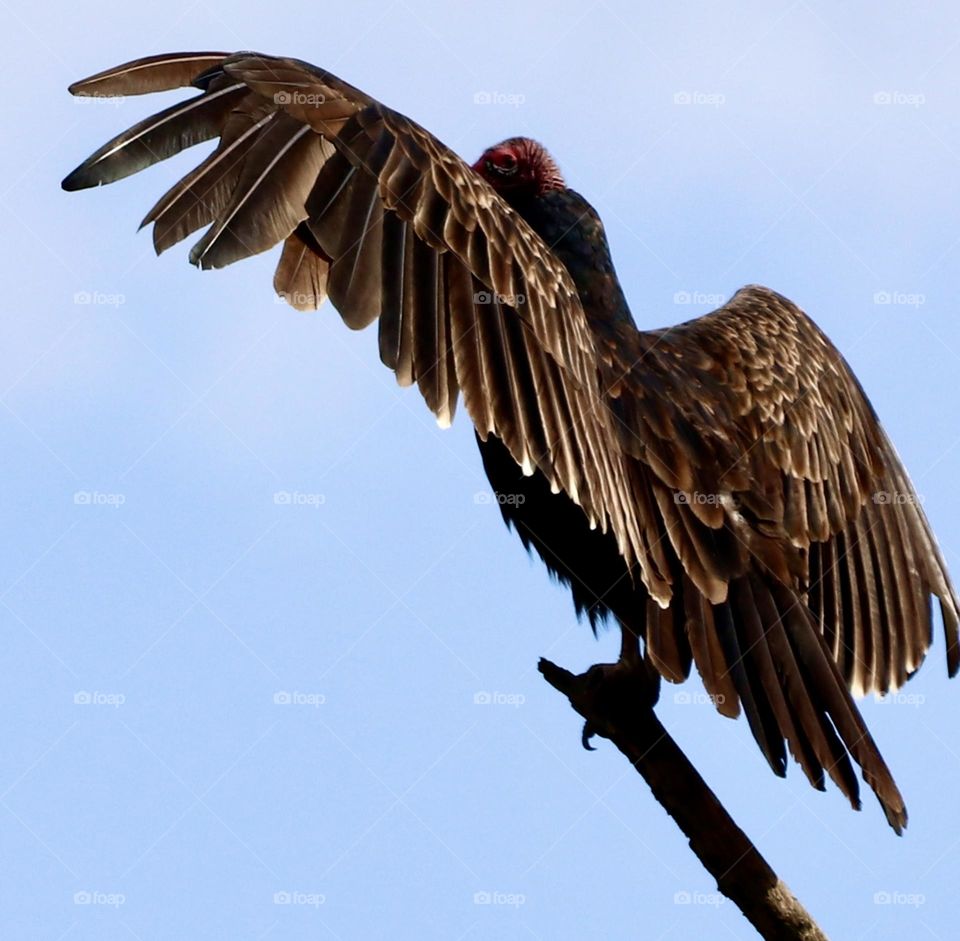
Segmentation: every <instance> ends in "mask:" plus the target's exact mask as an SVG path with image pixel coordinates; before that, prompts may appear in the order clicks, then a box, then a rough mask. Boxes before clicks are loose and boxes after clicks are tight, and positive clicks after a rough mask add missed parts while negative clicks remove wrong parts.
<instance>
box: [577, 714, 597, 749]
mask: <svg viewBox="0 0 960 941" xmlns="http://www.w3.org/2000/svg"><path fill="white" fill-rule="evenodd" d="M596 734H597V730H596V729H595V728H594V727H593V725H592V724H591V723H590V720H589V719H588V720H587V721H586V722H584V723H583V732H581V733H580V744H581V745H583V747H584V748H585V749H586V750H587V751H596V748H594V747H593V745H591V744H590V739H592V738H593V736H594V735H596Z"/></svg>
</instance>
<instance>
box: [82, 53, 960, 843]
mask: <svg viewBox="0 0 960 941" xmlns="http://www.w3.org/2000/svg"><path fill="white" fill-rule="evenodd" d="M188 86H193V87H195V88H196V89H197V90H198V94H197V95H195V96H194V97H192V98H190V99H188V100H186V101H183V102H180V103H178V104H175V105H173V106H172V107H170V108H167V109H166V110H165V111H161V112H159V113H158V114H155V115H153V116H151V117H149V118H146V119H145V120H144V121H141V122H140V123H139V124H137V125H135V126H134V127H132V128H130V129H129V130H128V131H125V132H124V133H122V134H120V135H119V136H118V137H116V138H114V139H113V140H111V141H110V142H108V143H107V144H105V145H104V146H103V147H101V148H100V149H99V150H98V151H96V152H95V153H94V154H93V155H91V156H90V157H89V158H88V159H87V160H85V161H84V162H83V163H82V164H81V165H80V166H79V167H77V169H76V170H74V171H73V172H72V173H71V174H70V175H69V176H68V177H67V178H66V179H65V180H64V181H63V186H64V189H68V190H76V189H83V188H85V187H90V186H96V185H99V184H102V183H110V182H113V181H114V180H118V179H121V178H122V177H125V176H128V175H130V174H132V173H135V172H137V171H138V170H142V169H144V168H145V167H147V166H150V165H151V164H153V163H156V162H157V161H160V160H163V159H165V158H166V157H169V156H172V155H173V154H175V153H177V152H179V151H180V150H182V149H184V148H186V147H189V146H192V145H193V144H197V143H200V142H202V141H206V140H211V139H214V138H218V143H217V145H216V148H215V149H214V151H213V152H212V153H211V154H210V155H209V156H208V157H207V158H206V159H205V160H204V161H203V162H202V163H201V164H200V165H199V166H198V167H197V168H196V169H194V170H193V171H191V172H190V173H188V174H187V175H186V176H185V177H184V178H183V179H182V180H180V181H179V182H177V183H176V184H175V185H174V186H173V187H172V188H171V189H170V190H169V191H168V192H167V193H166V194H165V195H163V196H162V197H161V198H160V200H159V201H158V202H157V203H156V205H155V206H154V207H153V208H152V209H151V210H150V211H149V212H148V213H147V215H146V217H145V219H144V224H148V223H152V224H153V239H154V244H155V246H156V249H157V251H158V252H160V251H163V250H164V249H166V248H169V247H170V246H171V245H174V244H175V243H177V242H178V241H180V240H181V239H183V238H185V237H186V236H187V235H189V234H191V233H192V232H195V231H197V230H198V229H200V228H203V227H207V229H206V232H205V234H204V235H203V236H202V237H201V239H200V240H199V241H198V242H197V243H196V244H195V245H194V247H193V249H192V250H191V252H190V260H191V261H192V262H193V263H194V264H196V265H199V266H200V267H202V268H216V267H221V266H223V265H228V264H231V263H232V262H234V261H238V260H240V259H242V258H246V257H248V256H250V255H253V254H256V253H258V252H262V251H266V250H267V249H269V248H272V247H273V246H274V245H276V244H277V243H281V242H282V243H283V250H282V254H281V256H280V261H279V264H278V266H277V270H276V274H275V277H274V287H275V289H276V290H277V291H278V292H279V293H280V294H282V295H283V296H284V297H285V298H286V299H287V300H288V301H289V302H290V303H291V304H292V305H293V306H295V307H297V308H299V309H315V308H316V307H318V306H319V305H320V303H321V302H322V301H323V300H324V298H325V297H327V296H329V298H330V300H331V302H332V303H333V305H334V306H335V307H336V309H337V310H338V311H339V313H340V315H341V316H342V318H343V320H344V321H345V322H346V323H347V325H348V326H350V327H352V328H355V329H359V328H362V327H365V326H368V325H369V324H370V323H372V322H373V321H374V320H377V321H378V329H379V340H380V357H381V359H382V360H383V362H384V363H385V364H386V365H387V366H388V367H390V368H391V369H392V370H394V372H395V373H396V375H397V378H398V380H399V382H400V383H401V384H403V385H411V384H414V383H415V384H416V385H417V386H418V387H419V389H420V392H421V393H422V395H423V397H424V399H425V400H426V403H427V405H428V407H429V408H430V409H431V410H432V411H433V412H434V414H435V415H436V416H437V418H438V420H439V421H440V422H441V423H443V424H446V423H449V422H450V421H451V420H452V418H453V413H454V409H455V407H456V404H457V401H458V398H460V396H461V395H462V398H463V403H464V406H465V408H466V411H467V413H468V414H469V416H470V418H471V420H472V421H473V423H474V425H475V427H476V431H477V438H478V442H479V446H480V451H481V455H482V458H483V464H484V468H485V470H486V472H487V475H488V477H489V479H490V482H491V484H492V486H493V488H494V490H495V491H496V492H497V493H499V494H508V495H511V496H513V497H514V498H515V499H504V500H500V501H498V502H499V504H500V507H501V511H502V513H503V515H504V518H505V519H506V521H507V523H508V524H510V525H512V526H513V527H514V528H515V529H516V531H517V533H518V534H519V536H520V538H521V539H522V540H523V543H524V545H526V546H527V547H528V548H533V549H534V550H536V552H537V554H538V555H539V556H540V557H541V558H542V559H543V561H544V562H545V563H546V565H547V566H548V567H549V568H550V570H551V571H552V572H553V573H554V574H555V575H556V576H558V577H559V578H560V579H561V580H562V581H563V582H564V583H565V584H567V585H568V586H569V587H570V589H571V591H572V594H573V598H574V603H575V605H576V608H577V611H578V612H580V613H586V614H587V615H588V617H589V619H590V621H591V623H592V624H593V625H596V624H597V623H598V622H599V621H601V620H603V619H604V618H607V617H612V618H613V619H615V621H616V622H617V623H618V624H619V625H620V628H621V632H622V637H623V642H622V646H621V659H620V663H619V664H618V665H617V669H618V670H622V671H624V672H625V673H627V674H630V673H635V674H636V678H637V682H647V681H648V680H647V679H646V678H645V677H646V674H647V671H646V670H645V664H646V665H652V666H653V667H654V668H655V670H656V671H657V673H659V674H660V675H661V676H663V677H664V678H666V679H667V680H670V681H672V682H680V681H682V680H684V679H685V678H686V677H687V676H688V675H689V672H690V668H691V665H696V668H697V670H698V671H699V673H700V676H701V677H702V679H703V682H704V685H705V687H706V689H707V691H708V692H709V693H710V694H711V696H712V697H713V700H714V702H715V703H716V705H717V708H718V709H719V710H720V711H721V712H722V713H724V714H725V715H729V716H735V715H737V714H738V713H739V711H740V710H741V709H742V710H743V712H744V713H745V715H746V717H747V721H748V723H749V726H750V729H751V731H752V733H753V735H754V737H755V738H756V740H757V743H758V744H759V746H760V748H761V750H762V752H763V754H764V756H765V757H766V759H767V761H768V762H769V764H770V766H771V767H772V768H773V770H774V771H775V772H776V773H777V774H781V775H782V774H784V773H785V769H786V752H787V749H789V751H790V753H791V754H792V755H793V756H794V758H795V759H796V761H797V762H798V763H799V764H800V766H801V767H802V768H803V770H804V772H805V774H806V776H807V777H808V779H809V780H810V782H811V783H812V784H813V785H814V786H815V787H817V788H820V789H822V788H823V787H824V780H825V778H824V776H825V774H826V775H829V776H830V777H831V778H832V779H833V780H834V781H835V782H836V784H837V786H838V787H839V788H840V790H841V791H842V792H843V793H844V794H845V795H846V796H847V798H848V799H849V800H850V801H851V803H852V804H853V806H854V807H859V787H858V782H857V779H856V776H855V773H854V768H853V762H856V764H858V765H859V766H860V768H861V770H862V773H863V777H864V779H865V780H866V781H867V783H868V784H869V785H870V787H871V788H872V789H873V790H874V791H875V793H876V795H877V797H878V798H879V800H880V803H881V806H882V807H883V810H884V812H885V814H886V816H887V819H888V821H889V822H890V824H891V826H892V827H893V828H894V829H895V830H897V831H898V832H899V831H900V830H901V829H902V828H903V826H904V825H905V824H906V809H905V807H904V803H903V799H902V797H901V795H900V793H899V791H898V790H897V787H896V784H895V783H894V781H893V778H892V776H891V774H890V772H889V770H888V768H887V766H886V764H885V763H884V761H883V759H882V757H881V756H880V753H879V751H878V750H877V747H876V745H875V744H874V742H873V739H872V738H871V736H870V733H869V732H868V731H867V729H866V726H865V725H864V722H863V719H862V718H861V716H860V713H859V711H858V710H857V707H856V705H855V703H854V701H853V698H852V695H851V694H858V695H859V694H863V693H866V692H876V693H885V692H888V691H890V690H894V689H896V688H898V687H899V686H900V685H901V684H903V683H904V682H905V681H906V680H907V679H908V678H909V677H910V675H911V674H912V673H913V672H914V671H915V670H916V669H917V668H918V667H919V665H920V663H921V662H922V660H923V657H924V655H925V653H926V651H927V649H928V647H929V646H930V644H931V641H932V618H933V616H932V606H931V600H932V597H936V598H937V599H938V600H939V606H940V611H941V616H942V621H943V626H944V631H945V636H946V644H947V663H948V669H949V672H950V675H951V676H952V675H954V674H955V673H956V672H957V669H958V666H960V643H958V608H960V603H958V599H957V596H956V594H955V592H954V590H953V588H952V586H951V584H950V581H949V577H948V575H947V572H946V567H945V565H944V562H943V558H942V556H941V554H940V551H939V549H938V547H937V544H936V540H935V539H934V537H933V534H932V533H931V531H930V527H929V525H928V523H927V520H926V518H925V516H924V513H923V511H922V509H921V507H920V505H919V501H918V499H917V498H916V495H915V493H914V490H913V488H912V485H911V483H910V481H909V478H908V477H907V473H906V471H905V470H904V468H903V465H902V464H901V462H900V460H899V458H898V457H897V454H896V452H895V451H894V449H893V447H892V445H891V444H890V441H889V440H888V439H887V436H886V434H885V433H884V431H883V429H882V428H881V426H880V424H879V422H878V420H877V417H876V415H875V413H874V411H873V409H872V407H871V405H870V403H869V401H868V400H867V398H866V396H865V395H864V392H863V390H862V389H861V388H860V385H859V383H858V382H857V380H856V378H855V377H854V375H853V373H852V372H851V370H850V368H849V366H848V365H847V364H846V362H845V361H844V359H843V357H842V356H841V355H840V354H839V353H838V352H837V350H836V348H835V347H834V346H833V345H832V344H831V343H830V341H829V340H828V339H827V338H826V336H824V334H823V333H822V332H821V331H820V330H819V329H818V328H817V326H816V325H815V324H814V323H813V321H811V320H810V319H809V318H808V317H807V316H806V314H804V313H803V312H802V311H801V310H800V309H799V308H797V307H796V306H795V305H794V304H792V303H791V302H790V301H789V300H787V299H786V298H784V297H781V296H780V295H779V294H776V293H775V292H773V291H771V290H768V289H767V288H763V287H756V286H751V287H746V288H743V289H741V290H740V291H738V292H737V293H736V294H735V295H734V296H733V298H732V299H731V300H730V301H729V302H728V303H727V304H725V305H724V306H723V307H721V308H720V309H718V310H716V311H714V312H713V313H711V314H708V315H706V316H703V317H700V318H698V319H696V320H692V321H688V322H687V323H683V324H680V325H678V326H674V327H669V328H665V329H659V330H647V331H640V330H638V329H637V327H636V326H635V324H634V321H633V318H632V317H631V315H630V311H629V308H628V306H627V302H626V299H625V297H624V295H623V292H622V290H621V288H620V285H619V283H618V281H617V277H616V273H615V271H614V267H613V262H612V260H611V258H610V253H609V249H608V246H607V241H606V237H605V235H604V231H603V226H602V223H601V222H600V219H599V217H598V216H597V214H596V212H595V211H594V210H593V208H592V207H591V206H590V205H589V203H587V201H586V200H585V199H584V198H583V197H582V196H580V195H579V194H578V193H576V192H574V191H573V190H572V189H569V188H568V187H567V185H566V183H565V182H564V180H563V177H562V175H561V173H560V171H559V169H558V167H557V164H556V163H555V161H554V160H553V158H552V157H551V156H550V155H549V154H548V153H547V151H546V150H545V149H544V148H543V147H542V146H541V145H540V144H538V143H536V142H535V141H532V140H529V139H527V138H510V139H508V140H505V141H503V142H502V143H500V144H498V145H496V146H494V147H491V148H489V149H488V150H487V151H486V152H485V153H484V154H483V155H482V156H481V157H480V159H479V160H478V161H477V162H476V163H475V164H473V165H472V166H468V165H467V164H466V163H465V162H464V161H463V160H461V159H460V158H459V157H458V156H457V155H456V154H454V153H453V152H452V151H451V150H450V149H449V148H447V147H445V146H444V145H443V144H442V143H441V142H440V141H439V140H437V138H435V137H434V136H433V135H431V134H429V133H428V132H427V131H426V130H424V129H423V128H422V127H420V126H419V125H417V124H416V123H414V122H413V121H411V120H410V119H409V118H407V117H405V116H403V115H402V114H399V113H397V112H396V111H392V110H391V109H390V108H388V107H386V106H385V105H383V104H381V103H380V102H378V101H376V100H375V99H373V98H371V97H370V96H368V95H366V94H364V93H363V92H361V91H359V90H358V89H356V88H353V87H352V86H351V85H348V84H347V83H346V82H343V81H341V80H340V79H339V78H337V77H336V76H334V75H331V74H330V73H329V72H326V71H324V70H322V69H319V68H316V67H314V66H312V65H309V64H307V63H305V62H300V61H298V60H295V59H287V58H275V57H272V56H265V55H260V54H257V53H250V52H241V53H237V54H235V55H228V54H226V53H220V52H200V53H177V54H171V55H160V56H153V57H150V58H146V59H139V60H137V61H135V62H130V63H127V64H125V65H122V66H118V67H117V68H114V69H109V70H107V71H105V72H101V73H98V74H97V75H94V76H91V77H90V78H87V79H84V80H82V81H80V82H77V83H75V84H74V85H72V86H71V87H70V91H71V92H72V93H73V94H76V95H101V96H109V95H135V94H142V93H147V92H155V91H164V90H168V89H172V88H178V87H188ZM521 496H522V499H520V497H521ZM851 759H852V761H851Z"/></svg>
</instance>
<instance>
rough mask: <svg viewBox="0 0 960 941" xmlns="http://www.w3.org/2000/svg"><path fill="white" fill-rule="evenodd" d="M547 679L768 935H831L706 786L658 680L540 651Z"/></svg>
mask: <svg viewBox="0 0 960 941" xmlns="http://www.w3.org/2000/svg"><path fill="white" fill-rule="evenodd" d="M539 669H540V672H541V673H542V674H543V677H544V679H545V680H546V681H547V682H548V683H549V684H550V685H551V686H553V687H554V688H555V689H558V690H559V691H560V692H561V693H563V694H564V695H565V696H566V697H567V698H568V699H569V700H570V705H571V706H573V708H574V709H575V710H576V711H577V712H579V713H580V715H582V716H583V717H584V719H586V720H587V721H586V725H585V726H584V730H583V734H584V744H585V745H586V744H587V743H588V741H589V738H590V736H592V735H600V736H602V737H603V738H608V739H610V741H612V742H613V744H614V745H616V746H617V748H619V749H620V751H621V752H623V754H624V755H626V756H627V758H628V759H629V760H630V763H631V764H632V765H633V766H634V768H636V770H637V772H638V773H639V774H641V775H642V776H643V778H644V780H645V781H646V782H647V784H648V785H649V786H650V790H651V791H653V796H654V797H655V798H656V799H657V800H658V801H659V802H660V803H661V804H662V805H663V807H664V809H665V810H666V811H667V813H668V814H670V816H671V817H673V819H674V820H675V821H676V823H677V826H679V827H680V829H681V830H682V831H683V832H684V834H685V835H686V836H687V838H688V840H689V843H690V848H691V849H692V850H693V851H694V853H696V854H697V856H698V857H699V859H700V862H702V863H703V865H704V867H705V868H706V869H707V871H708V872H709V873H710V874H711V875H712V876H713V877H714V878H715V879H716V880H717V887H718V888H719V889H720V891H721V892H722V893H723V894H724V895H725V896H727V898H729V899H730V900H731V901H733V902H734V904H736V906H737V907H738V908H739V909H740V911H741V912H743V914H744V915H745V916H746V918H747V920H748V921H749V922H750V923H751V924H752V925H753V926H754V928H756V929H757V931H758V932H759V933H760V936H761V937H763V938H765V939H766V941H827V936H826V935H825V934H824V933H823V931H821V930H820V928H819V927H818V925H817V923H816V922H815V921H814V920H813V918H812V917H811V916H810V914H809V913H808V912H807V910H806V909H805V908H804V907H803V906H802V905H801V904H800V902H799V901H798V900H797V898H796V897H795V896H794V895H793V893H792V892H791V891H790V889H789V888H788V887H787V886H786V885H785V884H784V883H783V882H782V881H781V880H780V879H779V878H778V876H777V874H776V873H775V872H774V871H773V870H772V869H771V868H770V866H769V864H768V863H767V861H766V860H765V859H764V858H763V857H762V856H761V855H760V853H759V852H758V851H757V848H756V847H755V846H754V845H753V843H752V842H751V841H750V838H749V837H748V836H747V835H746V834H745V833H744V832H743V831H742V830H741V829H740V828H739V827H738V826H737V825H736V823H734V821H733V818H732V817H731V816H730V815H729V814H728V813H727V811H726V810H725V809H724V808H723V805H722V804H721V803H720V801H719V800H717V797H716V795H715V794H714V793H713V791H711V790H710V788H709V787H707V784H706V782H705V781H704V780H703V778H702V777H700V774H699V772H698V771H697V769H696V768H694V766H693V765H692V764H691V763H690V760H689V759H688V758H687V756H686V755H684V753H683V752H682V751H681V750H680V747H679V746H678V745H677V743H676V742H675V741H674V740H673V739H672V738H671V737H670V735H669V733H668V732H667V730H666V729H665V728H664V727H663V726H662V725H661V724H660V720H659V719H658V718H657V716H656V714H655V712H654V706H655V705H656V701H657V697H658V695H659V692H658V690H659V687H658V684H657V683H656V682H655V681H654V680H653V679H651V682H650V683H649V684H648V685H647V686H646V688H644V684H643V683H638V682H637V675H636V673H632V674H629V675H627V674H626V673H624V672H623V671H618V670H617V669H616V668H612V667H611V666H609V665H604V664H600V665H597V666H593V667H591V668H590V669H589V670H588V671H587V672H586V673H581V674H580V675H579V676H574V674H572V673H570V671H569V670H565V669H563V667H558V666H557V665H556V664H554V663H551V662H550V661H549V660H546V659H541V660H540V664H539ZM621 678H622V679H623V680H624V682H618V680H619V679H621Z"/></svg>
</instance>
